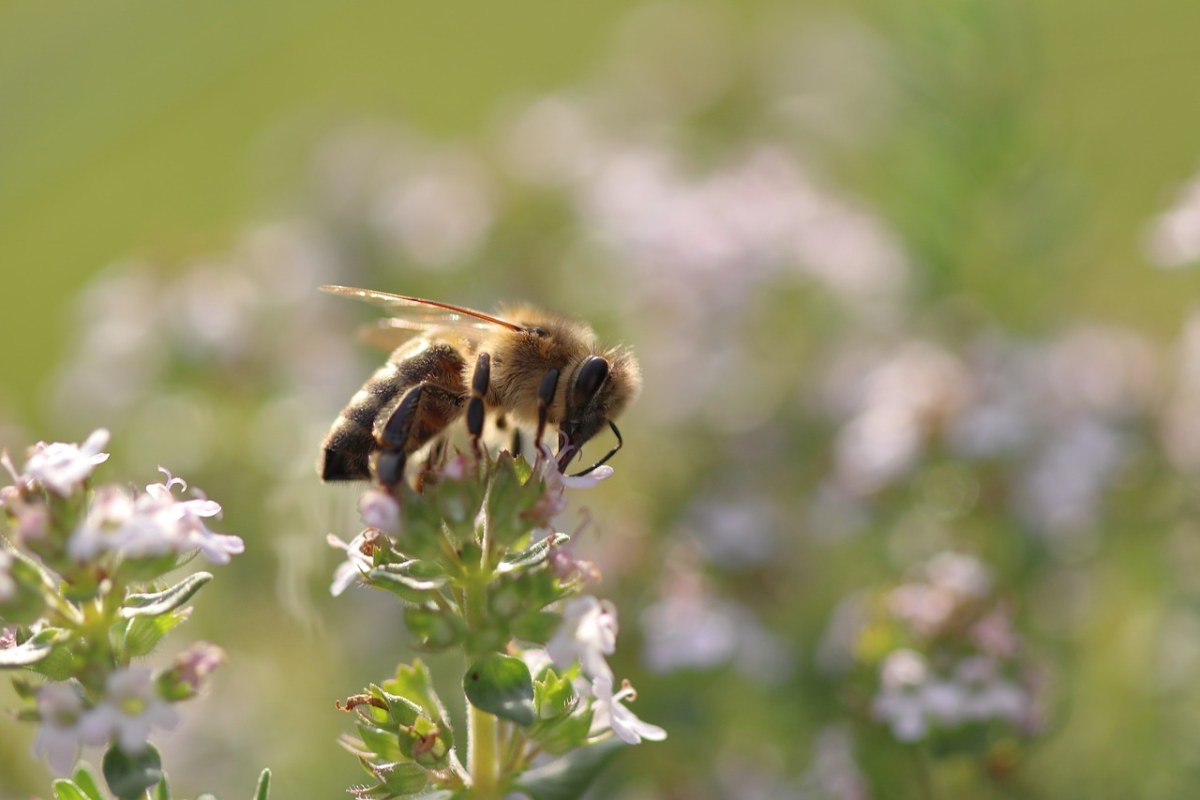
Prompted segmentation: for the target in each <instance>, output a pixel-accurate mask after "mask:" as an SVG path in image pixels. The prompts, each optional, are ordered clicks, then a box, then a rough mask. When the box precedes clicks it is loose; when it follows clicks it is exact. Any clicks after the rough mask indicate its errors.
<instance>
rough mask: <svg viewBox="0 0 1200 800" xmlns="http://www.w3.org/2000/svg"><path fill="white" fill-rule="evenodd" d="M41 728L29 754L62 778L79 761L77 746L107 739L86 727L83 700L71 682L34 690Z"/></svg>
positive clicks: (48, 684) (86, 716)
mask: <svg viewBox="0 0 1200 800" xmlns="http://www.w3.org/2000/svg"><path fill="white" fill-rule="evenodd" d="M37 706H38V716H39V717H40V719H41V726H40V727H39V728H38V735H37V739H35V740H34V743H33V754H34V755H35V756H42V757H44V758H45V759H46V761H47V762H49V764H50V768H51V769H53V770H54V773H55V774H56V775H66V774H68V773H69V772H70V771H71V768H72V767H74V766H75V762H76V760H78V758H79V748H80V746H81V745H85V744H88V745H98V744H104V743H105V742H106V741H107V740H108V737H107V735H105V734H103V733H102V732H99V731H97V730H95V729H94V728H93V726H91V725H90V724H88V719H89V716H90V715H91V713H92V712H90V711H85V709H84V705H83V698H82V697H81V696H80V693H79V691H78V689H76V688H75V686H74V684H71V683H47V684H45V685H43V686H41V687H40V688H39V689H38V690H37Z"/></svg>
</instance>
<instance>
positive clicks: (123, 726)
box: [82, 667, 179, 755]
mask: <svg viewBox="0 0 1200 800" xmlns="http://www.w3.org/2000/svg"><path fill="white" fill-rule="evenodd" d="M178 722H179V714H178V713H177V712H176V711H175V709H173V708H171V706H170V704H168V703H167V702H166V701H165V700H163V699H162V698H161V697H159V696H158V695H157V694H156V692H155V684H154V674H153V672H151V670H149V669H147V668H145V667H129V668H126V669H118V670H116V671H115V672H113V673H112V674H110V675H109V676H108V683H107V687H106V693H105V697H104V700H103V701H101V702H100V704H99V705H97V706H96V707H95V708H94V709H92V710H91V712H89V714H88V717H87V719H86V720H85V721H84V723H83V726H82V727H83V728H84V729H85V730H86V731H87V737H88V739H89V741H94V740H95V739H96V738H100V739H103V740H107V739H115V740H116V743H117V746H118V747H120V748H121V750H122V751H124V752H125V753H128V754H130V755H136V754H138V753H141V752H144V751H145V750H146V747H147V745H148V744H149V738H150V731H151V729H152V728H165V729H168V730H169V729H171V728H173V727H175V725H176V724H177V723H178Z"/></svg>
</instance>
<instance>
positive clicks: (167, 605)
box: [120, 572, 213, 619]
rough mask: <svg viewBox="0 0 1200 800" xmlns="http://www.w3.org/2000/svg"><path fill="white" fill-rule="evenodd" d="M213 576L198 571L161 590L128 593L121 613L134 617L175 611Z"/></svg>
mask: <svg viewBox="0 0 1200 800" xmlns="http://www.w3.org/2000/svg"><path fill="white" fill-rule="evenodd" d="M212 578H213V576H212V573H209V572H197V573H196V574H194V575H189V576H187V577H186V578H184V579H183V580H181V581H180V582H179V583H177V584H175V585H174V586H172V587H170V588H169V589H164V590H162V591H161V592H152V593H150V594H130V595H126V597H125V602H124V603H123V604H122V606H121V611H120V614H121V616H122V617H123V618H125V619H132V618H134V617H157V616H160V615H162V614H166V613H167V612H168V611H174V610H175V609H177V608H179V607H180V606H182V605H183V604H184V603H186V602H187V601H188V600H191V599H192V595H194V594H196V592H198V591H200V587H202V586H204V584H206V583H208V582H209V581H211V580H212Z"/></svg>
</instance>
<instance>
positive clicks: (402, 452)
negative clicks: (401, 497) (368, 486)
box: [371, 383, 463, 491]
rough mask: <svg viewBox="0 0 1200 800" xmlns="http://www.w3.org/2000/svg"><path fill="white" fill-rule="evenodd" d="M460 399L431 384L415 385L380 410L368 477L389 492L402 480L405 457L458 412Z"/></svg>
mask: <svg viewBox="0 0 1200 800" xmlns="http://www.w3.org/2000/svg"><path fill="white" fill-rule="evenodd" d="M462 402H463V400H462V397H460V396H459V395H457V394H455V393H454V392H451V391H449V390H448V389H445V388H443V387H441V386H438V385H436V384H433V383H419V384H417V385H416V386H414V387H412V388H411V389H409V390H408V391H407V392H405V393H404V394H403V395H400V396H399V397H398V398H397V399H396V400H394V401H393V402H391V403H389V404H388V406H386V407H384V408H383V409H382V411H381V413H380V414H379V416H378V417H377V418H376V420H375V431H374V433H375V441H376V444H378V446H379V450H378V451H377V452H376V453H375V456H374V458H372V459H371V474H372V475H373V476H374V477H375V480H377V481H378V482H379V483H380V484H382V485H383V486H384V487H385V488H386V489H388V490H389V491H395V488H396V487H397V486H399V485H400V484H401V483H403V481H404V466H405V463H406V462H407V461H408V455H409V454H410V453H412V452H413V451H414V450H417V449H419V448H420V447H421V446H422V445H424V444H425V443H426V442H428V441H429V440H430V439H432V438H433V437H434V436H437V435H438V434H439V433H441V432H442V431H443V430H445V429H446V426H447V425H449V424H450V423H451V422H452V421H453V420H454V419H455V418H456V417H457V416H458V415H459V414H460V413H461V412H462Z"/></svg>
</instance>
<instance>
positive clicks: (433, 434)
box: [317, 286, 642, 489]
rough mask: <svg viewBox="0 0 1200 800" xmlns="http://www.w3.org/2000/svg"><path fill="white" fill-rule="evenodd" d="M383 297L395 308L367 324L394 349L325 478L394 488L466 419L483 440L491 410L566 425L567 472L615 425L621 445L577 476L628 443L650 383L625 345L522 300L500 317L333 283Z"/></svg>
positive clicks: (539, 431)
mask: <svg viewBox="0 0 1200 800" xmlns="http://www.w3.org/2000/svg"><path fill="white" fill-rule="evenodd" d="M321 289H322V291H326V292H329V293H330V294H336V295H339V296H341V297H352V298H356V299H359V300H365V301H367V302H369V303H374V304H376V305H379V306H382V307H383V308H385V309H387V310H388V311H389V312H390V313H392V314H393V315H394V316H392V317H391V318H389V319H384V320H381V321H380V322H379V323H377V324H376V325H375V326H373V327H371V328H368V329H367V332H366V337H365V338H367V340H368V341H371V342H373V343H375V344H378V345H382V346H385V347H387V348H389V349H392V354H391V355H390V356H389V357H388V360H387V362H386V363H384V365H383V366H382V367H380V368H379V369H378V370H376V371H375V374H374V375H372V376H371V377H370V378H369V379H368V380H367V382H366V383H365V384H363V387H362V389H360V390H359V391H358V392H357V393H356V394H355V395H354V396H353V397H352V398H350V402H349V403H348V404H347V405H346V407H345V408H344V409H343V410H342V413H341V414H340V415H339V416H338V418H337V421H336V422H334V424H333V427H332V428H331V429H330V431H329V434H328V436H326V437H325V441H324V443H323V445H322V453H321V457H320V459H319V462H318V465H317V470H318V472H319V474H320V476H321V479H322V480H325V481H346V480H370V479H374V480H376V481H378V482H379V483H381V484H382V485H383V486H385V487H387V488H389V489H394V488H395V487H396V486H397V485H398V484H400V483H401V482H402V481H403V480H404V468H405V464H406V462H407V460H408V457H409V456H410V455H412V453H414V452H416V451H417V450H419V449H421V448H422V447H424V446H425V445H426V444H428V443H430V442H432V441H434V440H436V439H438V438H439V437H442V436H443V435H444V434H445V433H446V432H447V429H448V428H449V427H450V426H451V425H452V424H453V423H454V422H455V421H456V420H458V419H459V418H460V417H462V416H465V417H466V423H467V432H468V434H469V435H470V437H471V440H472V443H473V445H474V446H475V447H476V448H478V442H479V438H480V436H481V435H482V433H483V424H484V419H485V418H486V417H487V416H488V415H492V416H493V417H494V418H496V419H497V422H498V424H506V422H507V418H508V417H512V418H513V420H514V421H515V422H516V423H517V424H518V425H525V426H531V425H532V426H536V436H535V439H534V443H535V444H537V445H538V446H540V443H541V440H542V436H543V434H544V432H545V430H546V428H547V426H554V427H556V428H557V429H558V433H559V442H560V447H559V451H558V453H557V454H556V455H555V460H556V462H557V466H558V469H559V471H560V472H565V471H566V469H567V466H568V465H569V464H570V463H571V461H572V459H574V458H575V457H576V456H577V455H578V454H579V452H580V449H581V448H582V447H583V445H584V444H585V443H586V442H588V441H589V440H591V439H592V438H593V437H594V436H595V435H596V434H597V433H599V432H600V431H601V430H602V429H604V428H605V427H608V428H609V429H610V430H611V431H612V432H613V435H614V436H615V437H616V440H617V443H616V446H615V447H613V448H612V449H611V450H610V451H609V452H608V454H607V455H605V456H604V457H603V458H601V459H600V460H599V461H597V462H595V463H594V464H592V465H591V466H590V467H588V468H587V469H585V470H582V471H581V472H578V473H576V475H586V474H588V473H589V472H591V471H593V470H594V469H596V468H597V467H599V466H600V465H601V464H604V463H605V462H606V461H608V460H609V459H610V458H612V457H613V455H615V454H616V452H617V451H618V450H620V449H621V447H622V445H623V444H624V440H623V439H622V438H621V432H620V430H619V429H618V428H617V426H616V423H615V421H614V420H615V419H616V417H618V416H619V415H620V414H621V412H622V411H624V410H625V408H626V407H628V406H629V404H630V403H632V402H633V400H634V399H635V398H636V397H637V395H638V393H639V391H640V390H641V385H642V377H641V368H640V367H639V366H638V362H637V359H635V358H634V356H633V354H632V353H631V352H630V351H629V350H628V349H626V348H623V347H608V348H606V347H602V346H601V345H600V344H599V342H598V341H597V339H596V334H595V333H594V332H593V331H592V329H591V328H590V327H589V326H588V325H586V324H584V323H582V322H578V321H576V320H572V319H569V318H567V317H562V316H559V315H557V314H554V313H551V312H548V311H544V310H540V309H537V308H533V307H531V306H525V305H517V306H511V307H507V308H503V309H501V310H500V311H498V312H497V316H493V315H491V314H485V313H483V312H482V311H474V310H472V309H469V308H463V307H461V306H455V305H450V304H449V303H441V302H438V301H436V300H422V299H421V298H418V297H405V296H403V295H397V294H389V293H387V292H377V291H372V290H370V289H354V288H350V287H348V286H322V287H321Z"/></svg>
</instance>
